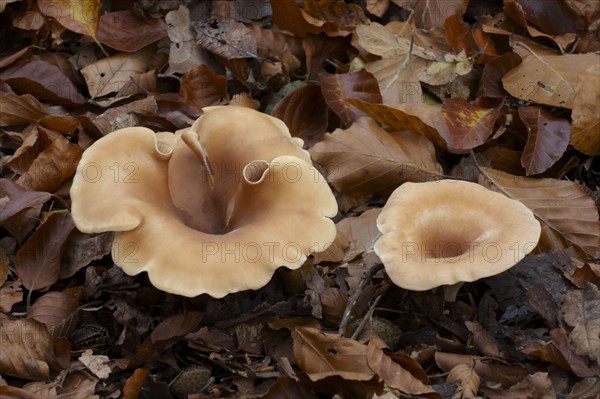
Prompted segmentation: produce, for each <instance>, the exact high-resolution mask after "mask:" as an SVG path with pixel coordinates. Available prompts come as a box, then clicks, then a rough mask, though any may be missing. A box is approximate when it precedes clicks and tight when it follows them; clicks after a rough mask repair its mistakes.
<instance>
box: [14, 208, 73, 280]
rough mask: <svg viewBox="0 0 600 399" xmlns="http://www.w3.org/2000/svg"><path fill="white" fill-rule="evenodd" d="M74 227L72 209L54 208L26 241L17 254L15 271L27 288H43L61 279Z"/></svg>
mask: <svg viewBox="0 0 600 399" xmlns="http://www.w3.org/2000/svg"><path fill="white" fill-rule="evenodd" d="M74 227H75V225H74V224H73V220H72V219H71V215H70V214H69V213H68V212H66V211H58V212H52V213H51V214H50V216H49V217H48V219H47V220H46V221H45V222H44V223H42V225H41V226H40V227H38V229H37V230H36V231H35V232H34V233H33V235H32V236H31V237H30V238H29V239H28V240H27V241H26V242H25V244H23V246H22V247H21V249H19V251H18V252H17V255H16V257H15V271H16V272H17V275H18V276H19V278H20V279H21V281H22V282H23V286H24V287H25V288H27V289H28V290H39V289H42V288H45V287H48V286H50V285H52V284H54V283H55V282H56V281H57V280H58V275H59V272H60V260H61V256H62V251H63V248H64V246H65V243H66V239H67V236H68V235H69V233H70V232H71V230H73V228H74Z"/></svg>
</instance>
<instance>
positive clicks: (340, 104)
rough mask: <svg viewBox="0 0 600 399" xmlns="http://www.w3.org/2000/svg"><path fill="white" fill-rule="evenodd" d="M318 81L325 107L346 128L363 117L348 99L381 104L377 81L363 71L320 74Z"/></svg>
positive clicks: (362, 113)
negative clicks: (326, 106)
mask: <svg viewBox="0 0 600 399" xmlns="http://www.w3.org/2000/svg"><path fill="white" fill-rule="evenodd" d="M319 80H320V81H321V90H322V91H323V97H324V98H325V101H326V102H327V105H329V108H331V109H332V111H333V112H335V113H336V114H337V115H338V116H339V117H340V119H341V120H342V122H343V123H344V124H345V125H346V126H350V125H351V124H352V122H354V121H355V120H357V119H358V118H360V117H362V116H365V113H364V112H363V111H361V110H359V109H357V108H354V107H353V106H352V104H351V103H350V101H349V99H357V100H361V101H365V102H367V103H381V100H382V99H381V94H380V93H379V84H378V83H377V79H375V77H374V76H373V75H371V74H370V73H369V72H367V71H366V70H364V69H361V70H358V71H355V72H349V73H344V74H329V73H326V72H321V73H319Z"/></svg>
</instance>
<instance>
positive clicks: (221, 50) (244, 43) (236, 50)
mask: <svg viewBox="0 0 600 399" xmlns="http://www.w3.org/2000/svg"><path fill="white" fill-rule="evenodd" d="M192 26H193V28H194V30H195V31H196V39H197V43H198V44H199V45H200V46H202V47H204V48H205V49H206V50H208V51H211V52H213V53H215V54H217V55H219V56H221V57H223V58H225V59H226V60H231V59H235V58H249V57H250V58H256V57H257V56H258V54H257V51H258V50H257V45H256V37H255V36H254V35H253V34H252V31H251V30H250V28H248V27H247V26H246V25H244V24H243V23H240V22H236V21H234V20H233V19H228V18H215V17H212V16H211V17H209V18H208V19H205V20H202V21H199V22H193V23H192Z"/></svg>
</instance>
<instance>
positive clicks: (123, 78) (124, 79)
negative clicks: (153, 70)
mask: <svg viewBox="0 0 600 399" xmlns="http://www.w3.org/2000/svg"><path fill="white" fill-rule="evenodd" d="M153 52H154V51H153V49H152V48H151V46H150V47H145V48H143V49H141V50H139V51H137V52H135V53H118V54H116V55H113V56H112V57H107V58H103V59H101V60H99V61H96V62H94V63H92V64H90V65H88V66H86V67H85V68H83V69H82V70H81V73H82V74H83V77H84V78H85V82H86V83H87V86H88V90H89V92H90V95H91V96H92V97H100V96H104V95H106V94H110V93H114V92H117V91H119V90H121V88H123V86H125V85H126V84H127V83H128V82H129V79H130V78H131V77H132V76H134V75H136V74H139V73H142V72H146V70H147V69H148V61H149V60H150V57H152V54H153Z"/></svg>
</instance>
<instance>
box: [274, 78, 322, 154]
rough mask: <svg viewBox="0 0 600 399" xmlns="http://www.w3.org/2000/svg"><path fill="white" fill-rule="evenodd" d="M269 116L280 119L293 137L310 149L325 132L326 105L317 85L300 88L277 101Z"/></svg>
mask: <svg viewBox="0 0 600 399" xmlns="http://www.w3.org/2000/svg"><path fill="white" fill-rule="evenodd" d="M271 115H273V116H275V117H277V118H279V119H281V120H282V121H284V122H285V124H286V125H287V127H288V128H289V129H290V133H292V136H294V137H300V138H301V139H302V140H304V143H305V146H307V147H311V146H312V145H313V144H314V143H316V142H317V141H319V140H321V138H322V137H323V134H324V133H325V131H326V130H327V121H328V112H327V104H326V103H325V99H324V98H323V94H322V93H321V88H320V87H319V86H317V85H306V86H302V87H300V88H298V89H296V90H294V91H292V92H291V93H289V94H288V95H286V96H285V97H284V98H283V99H282V100H281V101H279V102H278V103H277V104H276V105H275V107H274V108H273V111H272V112H271Z"/></svg>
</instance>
